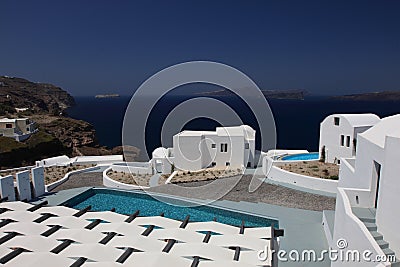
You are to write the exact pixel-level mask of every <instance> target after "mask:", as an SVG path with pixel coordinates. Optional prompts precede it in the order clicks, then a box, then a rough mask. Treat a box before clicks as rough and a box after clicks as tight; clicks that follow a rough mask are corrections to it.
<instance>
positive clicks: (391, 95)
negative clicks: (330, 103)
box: [331, 91, 400, 102]
mask: <svg viewBox="0 0 400 267" xmlns="http://www.w3.org/2000/svg"><path fill="white" fill-rule="evenodd" d="M331 99H335V100H349V101H382V102H383V101H392V102H393V101H400V91H383V92H373V93H361V94H352V95H342V96H333V97H331Z"/></svg>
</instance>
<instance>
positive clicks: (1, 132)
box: [0, 118, 37, 141]
mask: <svg viewBox="0 0 400 267" xmlns="http://www.w3.org/2000/svg"><path fill="white" fill-rule="evenodd" d="M36 131H37V129H36V126H35V123H34V122H32V121H31V120H29V119H28V118H18V119H8V118H4V119H0V136H6V137H11V138H14V139H15V140H17V141H24V140H26V139H28V138H29V136H31V134H33V133H35V132H36Z"/></svg>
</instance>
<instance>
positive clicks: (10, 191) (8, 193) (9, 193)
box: [0, 175, 15, 201]
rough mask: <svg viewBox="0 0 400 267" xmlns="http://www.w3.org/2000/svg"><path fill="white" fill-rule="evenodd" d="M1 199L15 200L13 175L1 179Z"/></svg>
mask: <svg viewBox="0 0 400 267" xmlns="http://www.w3.org/2000/svg"><path fill="white" fill-rule="evenodd" d="M0 197H1V198H7V200H8V201H14V200H15V190H14V177H13V176H12V175H8V176H6V177H0Z"/></svg>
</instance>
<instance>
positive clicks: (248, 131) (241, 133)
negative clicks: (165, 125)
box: [152, 125, 256, 173]
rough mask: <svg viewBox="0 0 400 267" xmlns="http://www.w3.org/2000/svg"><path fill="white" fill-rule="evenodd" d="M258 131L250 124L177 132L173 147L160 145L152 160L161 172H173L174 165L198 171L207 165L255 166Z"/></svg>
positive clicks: (219, 166)
mask: <svg viewBox="0 0 400 267" xmlns="http://www.w3.org/2000/svg"><path fill="white" fill-rule="evenodd" d="M255 135H256V132H255V130H253V129H252V128H251V127H250V126H247V125H241V126H235V127H217V128H216V130H215V131H183V132H181V133H178V134H176V135H174V137H173V148H157V149H156V150H155V151H154V152H153V159H152V163H153V166H154V168H155V169H156V171H157V172H161V173H171V171H172V169H173V168H177V169H180V170H188V171H198V170H201V169H205V168H208V167H216V168H243V167H254V164H255ZM172 164H173V165H174V167H172Z"/></svg>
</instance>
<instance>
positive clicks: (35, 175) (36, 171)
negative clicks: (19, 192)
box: [32, 167, 45, 197]
mask: <svg viewBox="0 0 400 267" xmlns="http://www.w3.org/2000/svg"><path fill="white" fill-rule="evenodd" d="M32 183H33V192H34V195H35V197H40V196H41V195H43V194H44V193H45V186H44V168H43V167H36V168H33V169H32Z"/></svg>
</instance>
